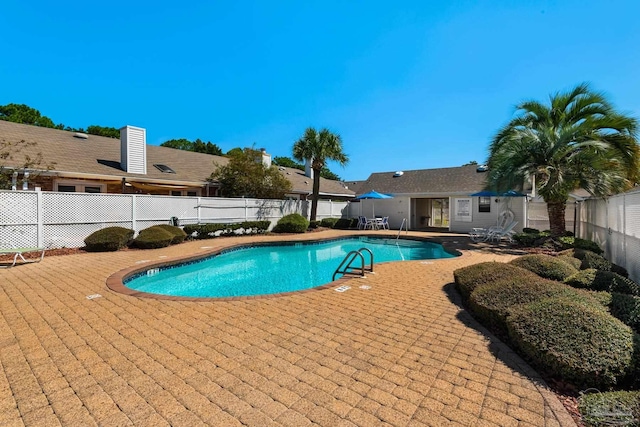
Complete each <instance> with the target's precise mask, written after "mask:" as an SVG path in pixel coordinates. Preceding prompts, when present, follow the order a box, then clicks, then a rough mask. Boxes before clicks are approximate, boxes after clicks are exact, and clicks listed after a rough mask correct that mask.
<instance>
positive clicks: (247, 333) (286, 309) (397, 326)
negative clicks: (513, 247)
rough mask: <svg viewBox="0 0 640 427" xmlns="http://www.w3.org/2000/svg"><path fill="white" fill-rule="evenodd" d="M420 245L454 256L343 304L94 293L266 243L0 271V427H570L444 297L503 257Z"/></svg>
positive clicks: (551, 399)
mask: <svg viewBox="0 0 640 427" xmlns="http://www.w3.org/2000/svg"><path fill="white" fill-rule="evenodd" d="M395 233H396V232H390V233H389V234H390V235H393V236H395ZM344 234H349V233H347V232H337V231H324V232H318V233H311V234H307V235H304V236H287V239H309V238H322V237H330V236H335V235H344ZM410 234H411V233H410ZM416 235H420V236H425V233H416ZM429 235H430V236H434V237H438V238H440V239H442V240H443V241H445V242H446V245H447V246H448V247H458V248H460V249H464V255H463V256H461V257H458V258H455V259H449V260H434V261H410V262H403V263H388V264H380V265H377V266H376V273H375V274H373V275H369V276H368V277H367V278H365V279H352V280H350V281H349V282H348V283H346V284H347V285H349V286H350V287H351V289H349V290H348V291H346V292H342V293H340V292H335V291H334V289H335V287H333V288H330V289H323V290H319V291H315V292H302V293H298V294H293V295H289V296H283V297H275V298H264V299H247V300H238V301H215V300H205V301H201V302H200V301H199V302H190V301H167V300H155V299H149V298H138V297H132V296H126V295H122V294H119V293H116V292H113V291H111V290H108V289H107V288H106V287H105V281H106V279H107V277H109V276H110V275H111V274H113V273H115V272H117V271H119V270H121V269H124V268H127V267H131V266H133V265H136V263H140V262H143V263H145V264H147V263H149V264H150V263H151V262H156V261H161V260H166V259H167V258H171V257H176V256H183V255H186V254H192V253H199V252H203V251H205V250H210V249H202V248H201V247H203V246H210V247H215V248H219V247H221V246H225V245H234V244H237V243H240V242H245V241H255V240H261V241H263V240H278V239H279V237H278V236H260V237H252V238H248V237H246V238H245V237H239V238H220V239H214V240H207V241H197V242H189V243H185V244H182V245H178V246H174V247H170V248H164V249H158V250H150V251H124V252H116V253H100V254H88V253H87V254H80V255H69V256H57V257H54V256H45V259H44V260H43V261H42V262H41V263H39V264H30V265H22V266H17V267H14V268H11V269H3V270H0V364H1V368H0V425H2V426H14V425H15V426H20V425H27V426H40V425H41V426H55V425H65V426H91V425H100V426H126V425H136V426H154V427H156V426H168V425H171V426H197V425H212V426H235V425H248V426H271V425H273V426H295V427H298V426H305V425H320V426H331V427H337V426H361V427H370V426H447V425H458V426H472V425H473V426H485V425H486V426H503V427H504V426H574V425H575V424H574V422H573V421H572V419H571V417H570V416H569V414H568V413H567V412H566V410H565V409H564V407H563V406H562V404H561V403H560V402H559V401H558V399H557V398H556V397H555V396H554V395H553V394H552V393H550V392H549V391H547V390H546V388H545V386H544V384H543V383H542V381H541V380H540V379H539V377H538V375H537V374H536V373H535V372H534V371H533V370H532V369H531V368H530V367H529V366H528V365H527V364H526V363H525V362H523V361H522V360H521V359H520V358H519V357H518V356H516V355H515V354H514V353H513V352H512V351H511V350H510V349H509V348H507V347H506V346H505V345H503V344H502V343H501V342H500V341H498V340H497V339H496V338H495V337H493V336H492V335H491V334H489V333H488V332H487V331H486V330H485V329H484V328H482V327H481V326H480V325H479V324H478V323H477V322H476V321H475V320H473V319H472V318H471V316H470V315H469V314H468V313H467V312H466V311H465V310H463V309H462V308H461V306H460V301H459V297H458V295H457V293H456V291H455V290H454V289H453V286H452V285H451V282H452V281H453V275H452V272H453V270H455V269H456V268H459V267H462V266H465V265H470V264H474V263H478V262H483V261H501V262H503V261H508V260H510V259H512V258H513V257H514V256H515V255H513V254H509V253H508V251H505V252H501V251H500V250H497V251H496V250H489V249H486V248H485V249H482V248H475V249H474V248H471V247H469V246H467V245H468V244H469V239H468V238H467V237H465V236H456V235H451V234H447V235H441V236H437V235H436V234H433V233H432V234H429ZM281 238H282V237H280V239H281ZM340 284H341V285H343V284H345V283H344V282H341V283H340ZM363 284H366V285H368V286H370V288H369V289H361V288H360V286H361V285H363ZM92 294H101V295H102V297H99V298H95V299H87V298H86V297H87V296H88V295H92Z"/></svg>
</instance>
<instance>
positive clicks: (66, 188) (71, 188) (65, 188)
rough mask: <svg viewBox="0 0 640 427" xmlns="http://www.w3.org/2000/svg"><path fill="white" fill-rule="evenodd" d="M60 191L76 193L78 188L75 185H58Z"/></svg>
mask: <svg viewBox="0 0 640 427" xmlns="http://www.w3.org/2000/svg"><path fill="white" fill-rule="evenodd" d="M58 191H60V192H62V193H75V192H76V186H75V185H58Z"/></svg>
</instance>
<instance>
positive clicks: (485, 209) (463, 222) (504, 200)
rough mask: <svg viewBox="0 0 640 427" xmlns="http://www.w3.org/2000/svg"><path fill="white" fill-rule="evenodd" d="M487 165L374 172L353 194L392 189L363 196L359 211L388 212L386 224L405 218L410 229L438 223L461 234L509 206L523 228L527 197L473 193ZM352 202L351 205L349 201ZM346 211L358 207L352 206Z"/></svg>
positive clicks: (483, 178) (478, 188)
mask: <svg viewBox="0 0 640 427" xmlns="http://www.w3.org/2000/svg"><path fill="white" fill-rule="evenodd" d="M486 172H487V168H486V167H484V166H478V165H466V166H459V167H449V168H438V169H420V170H411V171H395V172H377V173H373V174H371V175H370V176H369V178H368V179H367V180H366V181H365V182H364V183H360V184H359V186H358V191H357V194H363V193H366V192H369V191H374V190H375V191H377V192H379V193H385V194H392V195H393V198H392V199H379V200H362V201H360V203H359V205H360V209H359V212H360V214H362V215H364V216H370V215H372V212H373V211H374V209H375V215H376V216H388V217H389V223H390V225H391V228H398V227H400V225H401V224H402V220H403V219H405V218H406V220H407V221H408V226H409V228H412V229H426V228H434V227H435V228H440V229H443V230H450V231H455V232H461V233H466V232H469V231H470V230H471V228H473V227H489V226H492V225H495V224H496V221H497V219H498V216H499V215H500V213H501V212H503V211H504V210H506V209H510V210H511V211H513V213H514V215H515V220H516V221H518V224H517V226H516V227H515V229H516V230H518V231H519V230H522V227H524V226H525V225H524V224H525V219H526V216H527V215H526V205H527V203H526V199H527V198H526V197H472V196H471V194H474V193H477V192H480V191H482V190H484V188H485V185H486V175H487V173H486ZM352 206H353V204H352ZM350 212H351V214H352V215H354V212H358V209H357V208H353V207H352V208H351V210H350Z"/></svg>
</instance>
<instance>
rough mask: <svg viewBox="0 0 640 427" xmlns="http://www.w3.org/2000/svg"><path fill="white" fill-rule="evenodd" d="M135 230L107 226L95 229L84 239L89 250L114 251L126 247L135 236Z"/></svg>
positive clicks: (86, 248)
mask: <svg viewBox="0 0 640 427" xmlns="http://www.w3.org/2000/svg"><path fill="white" fill-rule="evenodd" d="M133 234H134V231H133V230H130V229H128V228H124V227H107V228H103V229H102V230H98V231H95V232H93V233H91V234H90V235H89V236H87V238H86V239H84V244H85V245H86V246H85V250H87V251H89V252H113V251H117V250H118V249H121V248H124V247H125V246H127V245H128V244H129V242H130V241H131V239H132V238H133Z"/></svg>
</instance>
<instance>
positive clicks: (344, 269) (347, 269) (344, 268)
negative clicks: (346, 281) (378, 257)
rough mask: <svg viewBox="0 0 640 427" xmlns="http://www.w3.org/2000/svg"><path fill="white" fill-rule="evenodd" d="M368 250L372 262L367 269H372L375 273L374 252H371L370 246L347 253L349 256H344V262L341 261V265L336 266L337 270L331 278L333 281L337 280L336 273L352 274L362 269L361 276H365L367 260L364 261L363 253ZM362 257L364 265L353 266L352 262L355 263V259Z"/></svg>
mask: <svg viewBox="0 0 640 427" xmlns="http://www.w3.org/2000/svg"><path fill="white" fill-rule="evenodd" d="M363 251H365V252H368V253H369V258H370V259H371V264H370V266H369V268H368V269H367V271H370V272H372V273H373V252H371V250H370V249H368V248H360V249H358V250H357V251H351V252H349V253H348V254H347V256H345V257H344V259H343V260H342V262H341V263H340V265H339V266H338V268H336V271H334V272H333V277H332V278H331V281H334V280H336V274H351V273H353V272H354V271H356V270H360V273H359V274H360V276H363V277H364V272H365V269H366V267H365V262H364V255H362V252H363ZM358 258H360V260H361V261H362V266H361V267H353V266H351V264H353V261H355V260H356V259H358Z"/></svg>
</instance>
